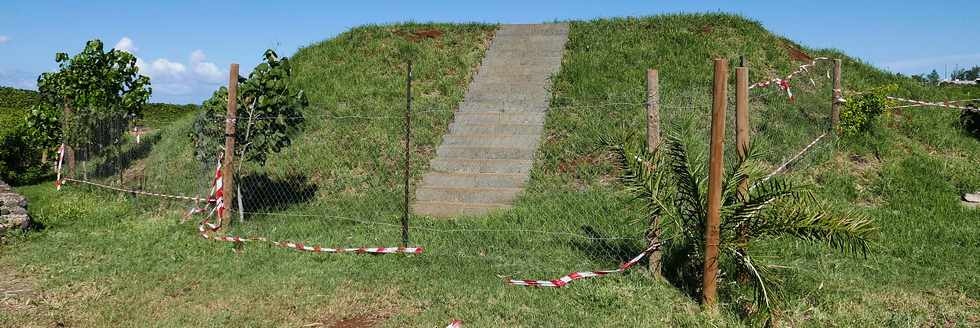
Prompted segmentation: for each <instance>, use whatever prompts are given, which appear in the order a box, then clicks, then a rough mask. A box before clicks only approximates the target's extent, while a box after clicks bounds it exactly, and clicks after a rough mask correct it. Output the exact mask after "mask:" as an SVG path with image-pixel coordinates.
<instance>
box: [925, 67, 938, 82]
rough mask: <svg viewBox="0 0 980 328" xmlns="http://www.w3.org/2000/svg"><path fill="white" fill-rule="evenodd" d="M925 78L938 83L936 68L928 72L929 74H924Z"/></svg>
mask: <svg viewBox="0 0 980 328" xmlns="http://www.w3.org/2000/svg"><path fill="white" fill-rule="evenodd" d="M926 79H928V80H929V83H932V84H938V83H939V79H940V77H939V72H936V70H932V72H931V73H929V75H926Z"/></svg>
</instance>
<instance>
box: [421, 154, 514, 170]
mask: <svg viewBox="0 0 980 328" xmlns="http://www.w3.org/2000/svg"><path fill="white" fill-rule="evenodd" d="M430 167H431V168H432V170H435V171H436V172H445V173H504V174H514V173H525V174H526V173H529V172H531V161H530V160H517V159H459V158H438V157H437V158H435V159H433V160H432V162H431V163H430Z"/></svg>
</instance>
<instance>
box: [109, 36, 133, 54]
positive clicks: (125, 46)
mask: <svg viewBox="0 0 980 328" xmlns="http://www.w3.org/2000/svg"><path fill="white" fill-rule="evenodd" d="M112 48H113V49H116V50H122V51H125V52H128V53H136V51H137V50H140V49H139V48H137V47H136V43H134V42H133V39H130V38H129V37H128V36H124V37H122V39H119V42H116V45H115V46H113V47H112Z"/></svg>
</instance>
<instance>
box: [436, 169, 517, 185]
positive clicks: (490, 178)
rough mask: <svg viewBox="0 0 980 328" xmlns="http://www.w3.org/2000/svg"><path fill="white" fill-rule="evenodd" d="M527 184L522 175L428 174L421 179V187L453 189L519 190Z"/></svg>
mask: <svg viewBox="0 0 980 328" xmlns="http://www.w3.org/2000/svg"><path fill="white" fill-rule="evenodd" d="M525 182H527V176H526V175H524V174H501V173H443V172H429V173H426V174H425V176H424V177H422V184H421V186H422V187H427V188H431V187H454V188H520V187H522V186H524V183H525Z"/></svg>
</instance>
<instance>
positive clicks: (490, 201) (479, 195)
mask: <svg viewBox="0 0 980 328" xmlns="http://www.w3.org/2000/svg"><path fill="white" fill-rule="evenodd" d="M567 38H568V26H567V25H566V24H537V25H502V26H501V27H500V29H499V30H497V33H496V36H495V37H494V40H493V43H492V44H491V45H490V49H488V50H487V53H486V57H485V58H484V59H483V64H482V65H481V66H480V71H479V72H478V73H477V75H476V77H475V78H474V79H473V81H472V82H471V83H470V85H469V89H468V90H467V93H466V97H465V99H464V100H463V103H462V104H460V107H459V111H458V112H456V115H455V117H454V120H453V123H452V124H451V125H450V126H449V133H448V134H446V135H445V136H444V137H443V140H442V144H441V145H439V148H438V149H436V157H435V158H434V159H433V160H432V162H431V163H430V169H429V172H428V173H427V174H426V175H425V177H424V178H423V179H422V184H421V185H420V186H419V187H418V188H417V189H416V191H415V199H416V202H415V204H414V205H413V209H414V211H415V213H416V214H420V215H428V216H434V217H453V216H460V215H481V214H485V213H488V212H490V211H493V210H498V209H507V208H510V207H511V204H512V203H513V201H514V199H515V198H517V196H518V194H520V192H521V191H522V190H523V187H524V183H525V182H527V180H528V177H529V172H530V171H531V164H532V161H533V160H534V153H535V151H536V150H537V147H538V143H539V142H540V140H541V133H542V130H543V127H544V120H545V111H546V110H547V109H548V102H549V100H550V98H551V92H550V91H549V90H548V88H549V87H550V85H551V83H550V81H549V77H550V76H551V74H554V73H557V72H558V69H559V67H560V66H561V57H562V53H563V51H564V49H565V41H566V40H567Z"/></svg>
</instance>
